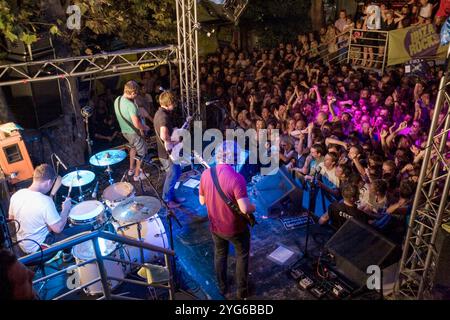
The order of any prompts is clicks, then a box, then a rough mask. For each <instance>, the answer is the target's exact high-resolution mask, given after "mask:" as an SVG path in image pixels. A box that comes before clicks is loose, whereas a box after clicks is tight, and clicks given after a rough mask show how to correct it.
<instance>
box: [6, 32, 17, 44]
mask: <svg viewBox="0 0 450 320" xmlns="http://www.w3.org/2000/svg"><path fill="white" fill-rule="evenodd" d="M5 37H6V38H7V39H8V40H10V41H13V42H14V41H16V40H17V39H18V37H17V35H15V34H14V33H12V32H11V31H9V30H5Z"/></svg>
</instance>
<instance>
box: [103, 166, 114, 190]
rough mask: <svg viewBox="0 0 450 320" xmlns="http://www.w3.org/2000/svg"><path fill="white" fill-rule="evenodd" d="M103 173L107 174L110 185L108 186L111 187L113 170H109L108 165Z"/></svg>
mask: <svg viewBox="0 0 450 320" xmlns="http://www.w3.org/2000/svg"><path fill="white" fill-rule="evenodd" d="M105 172H106V174H107V175H108V177H109V179H108V182H109V184H110V185H113V184H114V179H113V177H112V172H113V170H112V169H111V166H110V165H108V167H107V168H106V170H105Z"/></svg>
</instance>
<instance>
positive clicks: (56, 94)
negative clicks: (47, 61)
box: [3, 66, 62, 129]
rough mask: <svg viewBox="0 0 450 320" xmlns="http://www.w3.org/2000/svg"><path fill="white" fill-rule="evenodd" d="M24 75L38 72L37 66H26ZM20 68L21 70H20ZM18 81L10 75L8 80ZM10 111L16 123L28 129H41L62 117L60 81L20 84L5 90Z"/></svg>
mask: <svg viewBox="0 0 450 320" xmlns="http://www.w3.org/2000/svg"><path fill="white" fill-rule="evenodd" d="M20 68H22V70H21V71H23V72H24V73H29V72H30V73H32V74H34V73H36V72H38V69H37V66H29V67H27V66H24V67H20ZM20 68H19V69H20ZM15 79H17V74H10V75H9V77H8V80H15ZM3 90H4V91H3V92H4V94H5V98H6V103H7V105H8V109H9V111H10V113H11V114H12V116H13V119H9V121H14V122H16V123H17V124H19V125H20V126H22V127H23V128H26V129H39V128H41V127H43V126H44V125H45V124H47V123H49V122H51V121H54V120H56V119H58V118H59V117H60V116H61V115H62V102H61V88H60V82H59V80H48V81H37V82H31V83H20V84H15V85H11V86H6V87H4V88H3Z"/></svg>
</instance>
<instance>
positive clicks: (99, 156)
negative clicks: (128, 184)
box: [89, 150, 127, 167]
mask: <svg viewBox="0 0 450 320" xmlns="http://www.w3.org/2000/svg"><path fill="white" fill-rule="evenodd" d="M126 157H127V153H126V152H125V151H123V150H105V151H102V152H99V153H96V154H94V155H93V156H92V157H91V158H90V159H89V163H90V164H92V165H93V166H97V167H105V166H110V165H113V164H116V163H119V162H120V161H122V160H123V159H125V158H126Z"/></svg>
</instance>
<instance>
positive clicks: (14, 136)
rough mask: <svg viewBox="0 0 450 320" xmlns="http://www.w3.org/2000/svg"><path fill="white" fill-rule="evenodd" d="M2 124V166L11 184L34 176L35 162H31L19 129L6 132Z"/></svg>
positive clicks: (0, 163) (0, 143)
mask: <svg viewBox="0 0 450 320" xmlns="http://www.w3.org/2000/svg"><path fill="white" fill-rule="evenodd" d="M7 125H8V126H11V123H7V124H5V125H2V126H0V168H1V169H2V171H3V172H4V174H5V176H6V177H7V178H8V180H9V182H10V183H11V184H16V183H18V182H21V181H25V180H28V179H30V178H32V177H33V171H34V168H33V164H32V163H31V159H30V156H29V154H28V151H27V148H26V146H25V142H24V140H23V139H22V135H21V134H20V132H19V131H18V130H14V131H11V132H10V133H5V132H4V131H2V130H1V128H2V127H4V126H7Z"/></svg>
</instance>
